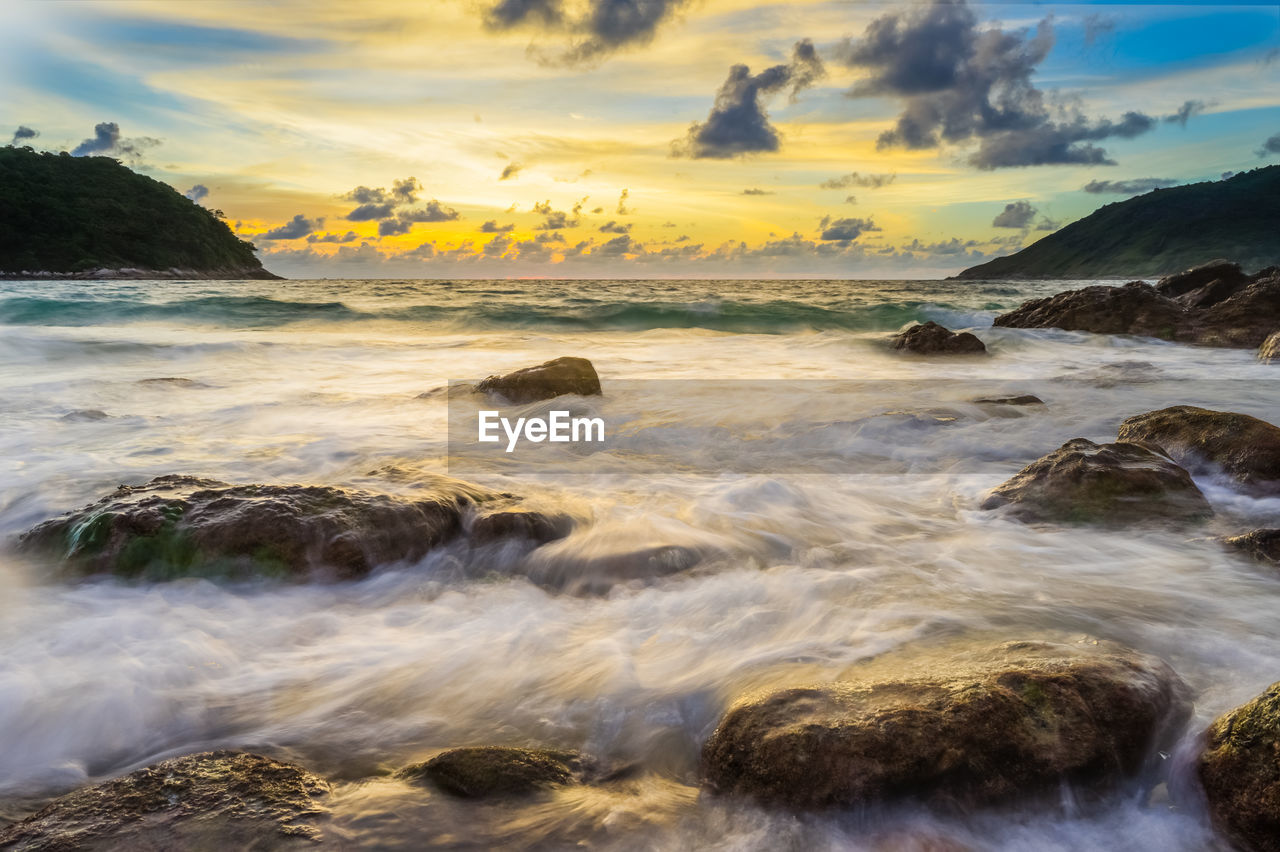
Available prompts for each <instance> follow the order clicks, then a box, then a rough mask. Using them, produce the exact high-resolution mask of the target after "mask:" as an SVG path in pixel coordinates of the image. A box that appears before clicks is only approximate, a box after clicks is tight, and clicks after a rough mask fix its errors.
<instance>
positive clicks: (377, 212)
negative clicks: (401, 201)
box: [347, 201, 395, 222]
mask: <svg viewBox="0 0 1280 852" xmlns="http://www.w3.org/2000/svg"><path fill="white" fill-rule="evenodd" d="M394 209H395V205H394V204H392V203H391V202H390V201H388V202H385V203H382V204H374V203H369V204H361V205H360V206H359V207H357V208H356V209H354V210H352V211H351V212H350V213H348V214H347V219H348V221H351V222H368V221H370V220H373V219H385V218H386V217H388V216H390V215H391V211H392V210H394Z"/></svg>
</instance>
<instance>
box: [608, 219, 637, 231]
mask: <svg viewBox="0 0 1280 852" xmlns="http://www.w3.org/2000/svg"><path fill="white" fill-rule="evenodd" d="M630 230H631V224H630V223H629V222H628V223H625V224H624V223H622V222H615V221H613V220H612V219H610V220H609V221H608V222H605V223H604V224H603V225H601V226H600V233H602V234H625V233H627V232H629V231H630Z"/></svg>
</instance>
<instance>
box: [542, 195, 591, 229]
mask: <svg viewBox="0 0 1280 852" xmlns="http://www.w3.org/2000/svg"><path fill="white" fill-rule="evenodd" d="M581 204H582V202H578V205H577V206H575V208H574V218H572V219H570V218H569V214H568V213H566V212H564V211H563V210H554V209H552V207H551V202H550V201H549V200H548V201H543V202H541V203H539V204H535V205H533V211H534V212H535V213H541V214H542V217H543V219H542V222H540V223H539V224H537V225H534V226H533V227H534V229H535V230H538V231H558V230H560V229H561V228H576V227H578V221H579V220H578V218H577V211H578V210H579V209H580V208H581Z"/></svg>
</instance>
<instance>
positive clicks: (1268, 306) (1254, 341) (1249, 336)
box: [1187, 273, 1280, 349]
mask: <svg viewBox="0 0 1280 852" xmlns="http://www.w3.org/2000/svg"><path fill="white" fill-rule="evenodd" d="M1277 328H1280V274H1276V273H1272V274H1271V275H1269V276H1267V277H1263V276H1262V275H1261V274H1259V275H1258V276H1255V279H1254V281H1253V283H1251V284H1249V285H1248V286H1247V287H1245V288H1244V289H1242V290H1240V291H1239V292H1237V293H1236V294H1235V295H1233V296H1232V297H1231V298H1229V299H1227V300H1225V301H1222V302H1219V303H1218V304H1215V305H1213V306H1212V307H1209V308H1206V309H1205V310H1203V311H1196V312H1193V314H1192V318H1191V326H1190V329H1189V330H1188V332H1187V333H1188V336H1189V338H1190V339H1191V340H1192V341H1194V342H1195V343H1199V344H1201V345H1204V346H1228V347H1236V348H1242V349H1254V348H1256V347H1258V346H1261V345H1262V343H1263V341H1265V340H1266V339H1267V337H1269V336H1270V335H1271V334H1272V332H1274V331H1275V330H1276V329H1277Z"/></svg>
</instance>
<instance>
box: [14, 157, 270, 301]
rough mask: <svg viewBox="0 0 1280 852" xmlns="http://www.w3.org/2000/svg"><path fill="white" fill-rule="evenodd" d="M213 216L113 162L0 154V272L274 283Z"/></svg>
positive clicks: (250, 247)
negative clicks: (189, 275) (160, 274)
mask: <svg viewBox="0 0 1280 852" xmlns="http://www.w3.org/2000/svg"><path fill="white" fill-rule="evenodd" d="M253 252H254V248H253V244H252V243H248V242H245V241H244V240H241V239H239V238H237V237H236V235H235V234H233V233H232V232H231V229H230V228H229V227H227V223H226V222H224V221H222V219H220V218H219V217H218V216H217V215H216V214H215V213H213V212H210V211H209V210H206V209H205V208H204V207H201V206H200V205H198V204H196V203H194V202H192V201H191V200H189V199H187V198H185V197H184V196H182V195H181V194H179V193H178V192H176V191H174V189H173V188H172V187H170V186H168V185H166V184H163V183H161V182H160V181H158V180H154V179H152V178H149V177H146V176H145V175H140V174H137V173H135V172H132V171H130V170H129V169H127V168H125V167H124V166H122V165H120V163H118V162H117V161H115V160H113V159H111V158H110V157H72V156H71V155H70V154H67V153H61V154H45V153H37V152H36V151H33V150H32V149H30V148H0V273H11V274H12V273H18V272H23V271H30V272H36V271H44V272H56V273H75V272H86V271H89V270H94V269H101V268H106V269H121V268H126V267H130V268H137V269H154V270H167V269H170V268H177V269H182V270H194V271H199V272H228V273H239V274H241V275H243V276H244V277H251V276H253V277H274V276H270V274H269V273H267V272H266V271H265V270H263V269H262V265H261V263H260V262H259V261H258V259H257V257H255V256H254V253H253Z"/></svg>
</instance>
